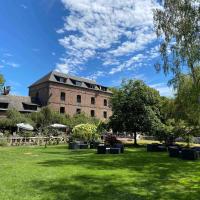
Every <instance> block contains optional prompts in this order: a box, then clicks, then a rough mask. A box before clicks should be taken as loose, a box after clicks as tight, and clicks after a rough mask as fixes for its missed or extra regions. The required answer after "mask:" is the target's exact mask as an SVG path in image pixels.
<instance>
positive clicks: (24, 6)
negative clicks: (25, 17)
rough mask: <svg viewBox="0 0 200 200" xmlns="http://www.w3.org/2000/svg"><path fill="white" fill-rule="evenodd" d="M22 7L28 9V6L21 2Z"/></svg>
mask: <svg viewBox="0 0 200 200" xmlns="http://www.w3.org/2000/svg"><path fill="white" fill-rule="evenodd" d="M20 7H22V8H24V9H27V8H28V7H27V6H26V5H24V4H21V5H20Z"/></svg>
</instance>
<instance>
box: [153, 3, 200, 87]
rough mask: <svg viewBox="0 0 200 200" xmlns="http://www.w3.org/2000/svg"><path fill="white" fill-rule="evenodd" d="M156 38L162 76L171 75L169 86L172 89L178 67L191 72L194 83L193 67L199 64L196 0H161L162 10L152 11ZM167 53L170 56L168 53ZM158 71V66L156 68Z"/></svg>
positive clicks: (199, 15) (199, 12)
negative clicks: (160, 58)
mask: <svg viewBox="0 0 200 200" xmlns="http://www.w3.org/2000/svg"><path fill="white" fill-rule="evenodd" d="M154 23H155V29H156V33H157V36H158V37H159V38H161V41H162V42H161V45H160V54H161V57H162V61H163V63H162V68H163V70H164V73H165V74H168V73H169V72H172V73H173V75H174V78H173V79H172V80H171V83H172V84H174V86H176V83H177V81H178V80H179V77H180V74H181V71H182V69H183V68H182V66H184V65H186V66H187V67H188V70H189V72H191V75H192V80H193V82H194V83H195V84H197V82H198V80H197V77H196V74H195V68H196V67H197V66H198V65H199V61H200V50H199V45H200V37H199V32H200V26H199V23H200V4H199V0H165V1H164V6H163V9H156V10H155V11H154ZM170 52H171V54H170ZM156 69H157V70H158V71H160V70H161V64H157V65H156Z"/></svg>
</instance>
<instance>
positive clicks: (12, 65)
mask: <svg viewBox="0 0 200 200" xmlns="http://www.w3.org/2000/svg"><path fill="white" fill-rule="evenodd" d="M1 63H2V64H1V65H2V66H3V67H4V66H10V67H13V68H17V67H19V66H20V65H19V64H18V63H15V62H10V61H6V60H5V59H2V60H1Z"/></svg>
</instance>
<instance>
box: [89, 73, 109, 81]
mask: <svg viewBox="0 0 200 200" xmlns="http://www.w3.org/2000/svg"><path fill="white" fill-rule="evenodd" d="M105 75H106V74H105V72H104V71H97V72H95V73H94V74H92V75H90V76H87V77H86V78H88V79H91V80H96V79H97V78H99V77H102V76H105Z"/></svg>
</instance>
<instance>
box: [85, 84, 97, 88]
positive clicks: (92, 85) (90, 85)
mask: <svg viewBox="0 0 200 200" xmlns="http://www.w3.org/2000/svg"><path fill="white" fill-rule="evenodd" d="M85 85H86V86H87V87H88V88H92V89H95V85H94V84H91V83H85Z"/></svg>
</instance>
